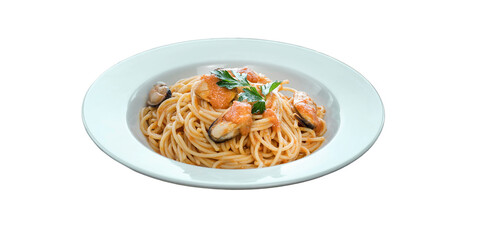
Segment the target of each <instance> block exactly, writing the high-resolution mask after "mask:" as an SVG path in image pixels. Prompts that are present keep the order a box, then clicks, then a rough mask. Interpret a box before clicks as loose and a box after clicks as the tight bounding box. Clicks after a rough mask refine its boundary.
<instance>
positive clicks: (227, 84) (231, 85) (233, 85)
mask: <svg viewBox="0 0 477 240" xmlns="http://www.w3.org/2000/svg"><path fill="white" fill-rule="evenodd" d="M217 85H218V86H219V87H224V88H227V89H234V88H236V87H242V84H240V83H239V82H231V81H227V80H220V81H218V82H217Z"/></svg>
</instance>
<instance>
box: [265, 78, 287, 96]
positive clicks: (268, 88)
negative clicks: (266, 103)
mask: <svg viewBox="0 0 477 240" xmlns="http://www.w3.org/2000/svg"><path fill="white" fill-rule="evenodd" d="M281 83H282V82H281V81H274V82H271V83H267V84H264V85H262V86H260V89H261V90H262V94H263V96H267V95H268V94H269V93H271V92H273V90H274V89H275V88H277V87H278V86H280V84H281Z"/></svg>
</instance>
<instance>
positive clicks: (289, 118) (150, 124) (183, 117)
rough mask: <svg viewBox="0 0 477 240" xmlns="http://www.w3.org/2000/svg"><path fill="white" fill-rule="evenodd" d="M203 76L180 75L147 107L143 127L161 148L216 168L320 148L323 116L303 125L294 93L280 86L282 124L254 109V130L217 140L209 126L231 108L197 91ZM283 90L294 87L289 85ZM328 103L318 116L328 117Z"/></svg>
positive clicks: (256, 164)
mask: <svg viewBox="0 0 477 240" xmlns="http://www.w3.org/2000/svg"><path fill="white" fill-rule="evenodd" d="M199 80H200V76H194V77H190V78H186V79H182V80H179V81H178V82H177V83H175V84H174V85H172V86H171V87H170V90H171V92H172V96H171V97H170V98H169V99H166V100H165V101H164V102H162V103H161V104H160V105H159V107H151V106H148V107H144V108H143V109H142V110H141V113H140V128H141V131H142V132H143V134H144V135H145V136H146V137H147V140H148V142H149V145H150V146H151V147H152V149H153V150H154V151H156V152H158V153H159V154H161V155H163V156H165V157H168V158H170V159H174V160H177V161H179V162H183V163H187V164H192V165H197V166H204V167H211V168H229V169H241V168H260V167H268V166H274V165H277V164H283V163H287V162H290V161H294V160H297V159H300V158H303V157H305V156H307V155H309V154H311V153H312V152H313V151H315V150H317V149H318V148H319V147H320V145H321V144H322V143H323V141H324V140H325V138H324V137H322V135H323V134H324V132H325V131H326V123H325V122H324V121H322V122H323V124H324V126H323V128H322V130H321V131H320V132H319V133H315V131H314V130H312V129H309V128H306V127H301V126H300V125H299V122H298V120H297V119H295V118H294V117H293V107H292V105H291V100H292V99H291V98H290V97H287V96H285V95H283V94H282V93H280V92H278V95H279V101H280V103H281V104H280V109H279V111H280V112H281V113H282V114H280V119H279V121H280V127H279V128H278V130H276V131H275V130H274V128H273V127H272V126H273V123H272V122H271V121H270V119H269V118H262V115H258V114H255V115H253V123H252V126H251V130H250V133H249V134H247V135H244V136H241V135H239V136H237V137H234V138H232V139H231V140H229V141H226V142H222V143H215V142H214V141H212V140H211V139H210V138H209V136H208V134H207V129H208V128H209V127H210V125H211V124H212V123H213V122H214V120H215V119H217V118H218V117H219V116H220V115H221V114H222V113H224V112H225V111H226V109H214V108H212V106H211V105H210V104H209V103H208V102H206V101H204V100H202V99H201V98H199V97H198V96H196V94H195V93H194V92H193V91H192V89H193V86H194V84H196V83H197V82H198V81H199ZM281 91H290V92H295V91H296V90H295V89H293V88H289V87H282V88H281ZM325 112H326V111H325V109H324V108H323V107H318V117H320V118H321V119H323V117H324V114H325Z"/></svg>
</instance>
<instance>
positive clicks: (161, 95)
mask: <svg viewBox="0 0 477 240" xmlns="http://www.w3.org/2000/svg"><path fill="white" fill-rule="evenodd" d="M171 96H172V92H171V90H170V89H169V87H167V84H165V83H164V82H157V83H156V84H155V85H154V86H153V87H152V89H151V91H149V98H148V100H147V104H149V105H150V106H157V105H159V104H161V103H162V102H163V101H164V100H166V99H168V98H170V97H171Z"/></svg>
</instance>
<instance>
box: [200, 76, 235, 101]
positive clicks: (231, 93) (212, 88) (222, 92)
mask: <svg viewBox="0 0 477 240" xmlns="http://www.w3.org/2000/svg"><path fill="white" fill-rule="evenodd" d="M201 80H203V81H205V82H206V83H207V88H208V90H209V93H208V96H207V98H208V101H209V103H210V105H212V107H213V108H218V109H225V108H228V107H229V106H230V102H231V101H232V100H233V99H234V98H235V95H236V91H235V90H231V89H227V88H223V87H219V86H218V85H217V82H218V81H219V79H218V78H217V77H216V76H215V75H210V74H207V75H203V76H202V77H201Z"/></svg>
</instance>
